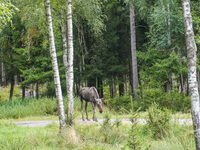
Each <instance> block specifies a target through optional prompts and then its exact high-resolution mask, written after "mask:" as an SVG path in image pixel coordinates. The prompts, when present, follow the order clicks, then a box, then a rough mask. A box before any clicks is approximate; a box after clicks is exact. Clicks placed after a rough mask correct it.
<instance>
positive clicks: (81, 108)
mask: <svg viewBox="0 0 200 150" xmlns="http://www.w3.org/2000/svg"><path fill="white" fill-rule="evenodd" d="M81 113H82V120H83V121H85V120H84V117H83V99H82V98H81Z"/></svg>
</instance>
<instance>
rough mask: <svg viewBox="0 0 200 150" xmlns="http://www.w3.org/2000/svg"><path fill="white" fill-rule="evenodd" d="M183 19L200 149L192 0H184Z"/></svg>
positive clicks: (190, 87) (189, 77)
mask: <svg viewBox="0 0 200 150" xmlns="http://www.w3.org/2000/svg"><path fill="white" fill-rule="evenodd" d="M182 5H183V19H184V26H185V39H186V49H187V60H188V62H187V65H188V83H189V91H190V98H191V106H192V121H193V128H194V135H195V142H196V149H197V150H200V106H199V91H198V83H197V74H196V69H197V68H196V61H197V56H196V51H197V48H196V43H195V40H194V32H193V26H192V16H191V11H190V0H182Z"/></svg>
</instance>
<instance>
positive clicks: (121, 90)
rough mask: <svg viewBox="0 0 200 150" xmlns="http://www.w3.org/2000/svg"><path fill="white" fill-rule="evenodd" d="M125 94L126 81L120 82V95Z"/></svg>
mask: <svg viewBox="0 0 200 150" xmlns="http://www.w3.org/2000/svg"><path fill="white" fill-rule="evenodd" d="M123 95H124V83H120V84H119V96H123Z"/></svg>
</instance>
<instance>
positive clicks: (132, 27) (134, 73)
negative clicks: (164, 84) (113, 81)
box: [130, 2, 139, 97]
mask: <svg viewBox="0 0 200 150" xmlns="http://www.w3.org/2000/svg"><path fill="white" fill-rule="evenodd" d="M130 30H131V57H132V78H133V79H132V80H133V87H132V88H133V94H134V96H135V97H137V92H136V90H137V89H138V84H139V83H138V68H137V57H136V35H135V13H134V7H133V4H132V3H131V2H130Z"/></svg>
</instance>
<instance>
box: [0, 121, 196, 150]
mask: <svg viewBox="0 0 200 150" xmlns="http://www.w3.org/2000/svg"><path fill="white" fill-rule="evenodd" d="M0 127H1V130H0V149H2V150H9V149H21V150H28V149H34V150H41V149H43V150H47V149H48V150H59V149H80V150H81V149H82V150H86V149H87V150H94V149H95V150H108V149H111V150H121V149H126V150H129V149H131V148H130V144H129V140H130V138H131V125H128V124H124V125H118V126H117V125H116V123H110V122H109V123H107V124H105V123H104V124H102V125H99V124H91V125H84V124H75V126H74V128H68V129H67V130H66V131H65V132H64V133H63V134H62V135H59V134H58V132H59V126H58V125H57V124H55V123H54V124H51V125H48V126H46V127H34V128H31V127H18V126H16V125H13V124H11V123H6V122H5V121H1V123H0ZM171 129H172V131H171V134H168V135H166V136H164V137H163V138H161V139H157V140H155V139H154V138H152V134H151V133H150V132H149V131H148V126H147V125H138V127H137V130H135V134H136V135H137V136H136V137H137V140H138V141H139V143H140V144H139V145H138V149H142V150H144V149H146V148H149V150H187V149H190V150H192V149H195V145H194V139H193V132H192V126H178V125H174V126H172V127H171Z"/></svg>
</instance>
